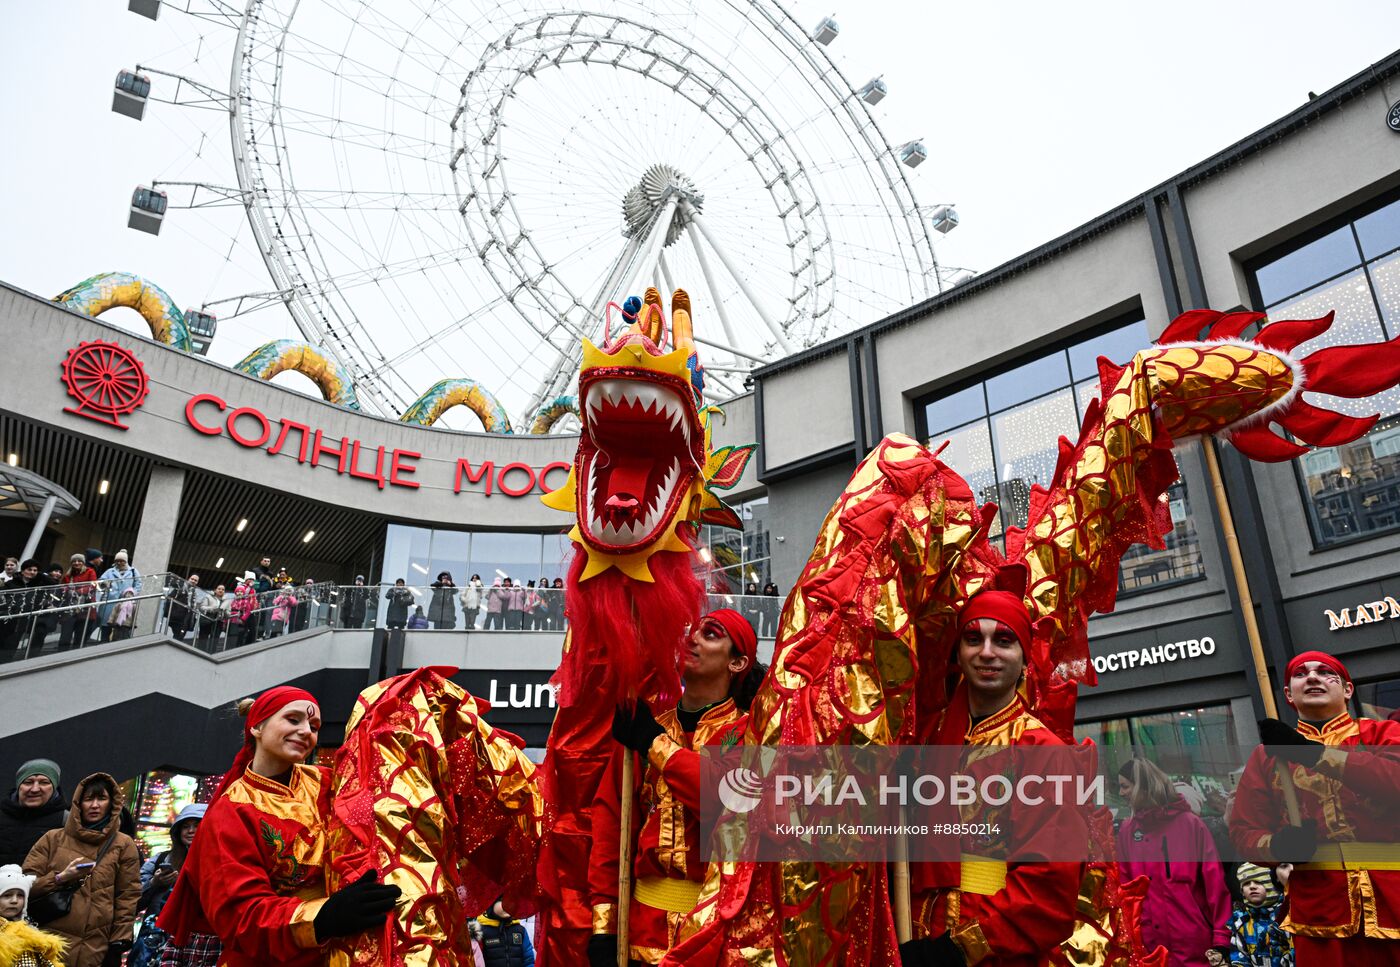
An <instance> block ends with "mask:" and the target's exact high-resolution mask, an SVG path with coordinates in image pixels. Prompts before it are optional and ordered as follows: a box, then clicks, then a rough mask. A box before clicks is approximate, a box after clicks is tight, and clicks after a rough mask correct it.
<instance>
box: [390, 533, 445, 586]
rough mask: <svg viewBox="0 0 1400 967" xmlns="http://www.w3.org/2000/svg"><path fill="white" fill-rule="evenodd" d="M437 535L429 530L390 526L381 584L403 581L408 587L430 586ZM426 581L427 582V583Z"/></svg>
mask: <svg viewBox="0 0 1400 967" xmlns="http://www.w3.org/2000/svg"><path fill="white" fill-rule="evenodd" d="M432 541H433V532H432V531H431V530H429V529H428V528H426V527H406V526H404V525H403V524H390V525H389V530H388V535H387V536H386V538H385V542H384V570H383V571H382V572H381V573H380V576H379V577H380V580H381V581H383V582H384V583H385V584H393V583H394V582H395V581H396V580H398V579H399V578H403V579H404V581H405V582H406V583H408V584H427V583H428V581H431V580H432V578H428V577H427V574H428V568H429V565H430V564H431V563H432V555H431V551H432ZM425 578H426V580H425Z"/></svg>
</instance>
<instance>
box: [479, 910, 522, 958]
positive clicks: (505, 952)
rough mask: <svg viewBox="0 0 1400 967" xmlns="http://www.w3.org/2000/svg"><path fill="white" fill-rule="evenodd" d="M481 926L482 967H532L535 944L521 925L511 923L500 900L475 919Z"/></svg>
mask: <svg viewBox="0 0 1400 967" xmlns="http://www.w3.org/2000/svg"><path fill="white" fill-rule="evenodd" d="M476 922H477V923H479V924H481V952H482V955H483V956H484V957H485V958H486V967H535V945H534V944H532V943H530V934H529V933H528V932H526V930H525V925H524V924H523V923H521V922H520V921H519V920H515V919H513V918H512V917H511V915H510V914H509V913H507V912H506V910H505V908H504V907H503V906H501V901H500V900H497V901H496V902H495V903H493V904H491V909H490V910H489V911H487V912H486V913H484V914H482V915H481V916H479V917H477V918H476Z"/></svg>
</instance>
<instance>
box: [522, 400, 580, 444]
mask: <svg viewBox="0 0 1400 967" xmlns="http://www.w3.org/2000/svg"><path fill="white" fill-rule="evenodd" d="M569 413H572V414H573V415H574V416H578V415H579V413H578V397H577V396H556V397H555V398H554V399H553V400H552V401H551V402H549V403H546V404H545V405H544V406H541V407H540V410H539V412H538V413H536V414H535V422H534V423H532V424H530V432H531V433H534V434H536V435H537V436H543V435H544V434H546V433H548V432H549V431H550V430H552V429H554V424H556V423H558V422H559V421H560V420H561V419H562V418H563V417H564V416H565V415H566V414H569Z"/></svg>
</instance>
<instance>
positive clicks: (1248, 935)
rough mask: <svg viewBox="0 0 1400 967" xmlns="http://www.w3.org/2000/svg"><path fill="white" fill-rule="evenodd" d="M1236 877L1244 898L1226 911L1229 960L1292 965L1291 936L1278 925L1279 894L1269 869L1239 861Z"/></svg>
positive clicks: (1251, 965)
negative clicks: (1228, 922)
mask: <svg viewBox="0 0 1400 967" xmlns="http://www.w3.org/2000/svg"><path fill="white" fill-rule="evenodd" d="M1238 878H1239V881H1240V891H1241V892H1242V893H1243V894H1244V899H1243V900H1241V901H1240V902H1238V903H1236V904H1235V908H1234V910H1232V911H1231V913H1230V946H1229V947H1228V948H1227V949H1226V950H1225V953H1226V954H1227V955H1233V958H1232V959H1233V962H1234V963H1237V964H1247V965H1248V967H1292V965H1293V938H1292V937H1290V936H1289V935H1288V932H1287V931H1285V930H1284V929H1283V928H1282V927H1281V926H1279V920H1280V919H1281V918H1282V913H1281V911H1280V907H1281V902H1280V901H1281V899H1282V898H1281V897H1280V895H1279V891H1278V889H1277V885H1276V883H1275V880H1274V873H1273V870H1270V869H1269V868H1268V867H1266V866H1258V865H1256V864H1254V863H1241V864H1240V865H1239V871H1238Z"/></svg>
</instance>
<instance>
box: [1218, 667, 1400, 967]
mask: <svg viewBox="0 0 1400 967" xmlns="http://www.w3.org/2000/svg"><path fill="white" fill-rule="evenodd" d="M1287 676H1288V681H1287V683H1286V685H1285V688H1284V694H1285V696H1287V698H1288V702H1289V704H1290V705H1292V706H1293V707H1294V708H1295V709H1297V711H1298V727H1297V729H1296V730H1295V729H1292V728H1289V726H1288V725H1287V724H1285V723H1283V722H1280V721H1279V720H1278V719H1265V720H1263V721H1262V722H1260V723H1259V733H1260V738H1261V739H1263V741H1264V746H1267V747H1268V748H1267V749H1266V748H1264V746H1261V747H1260V748H1258V749H1255V750H1254V753H1253V755H1251V756H1250V759H1249V762H1248V763H1247V764H1246V766H1245V770H1244V775H1243V776H1242V777H1241V779H1240V785H1239V790H1238V792H1237V793H1236V796H1235V807H1234V810H1233V812H1232V813H1231V819H1230V838H1231V839H1232V840H1233V841H1234V844H1235V847H1236V849H1238V850H1239V851H1240V853H1241V855H1243V856H1244V857H1246V858H1247V859H1253V860H1255V861H1256V862H1267V863H1269V864H1271V865H1272V864H1274V863H1285V862H1291V863H1293V864H1294V866H1293V873H1292V875H1291V876H1290V877H1289V878H1288V916H1287V918H1286V919H1285V920H1284V922H1283V924H1282V926H1283V928H1284V929H1285V930H1287V931H1288V932H1289V933H1291V934H1293V941H1294V949H1295V951H1296V954H1297V962H1298V967H1342V965H1345V967H1381V965H1386V967H1393V965H1395V964H1397V963H1400V842H1397V840H1398V839H1400V837H1397V835H1396V832H1397V819H1396V816H1397V808H1396V807H1397V806H1400V750H1396V753H1395V754H1392V753H1391V752H1390V750H1389V749H1388V748H1385V747H1389V746H1400V723H1397V722H1389V721H1384V722H1378V721H1374V720H1372V719H1354V718H1352V717H1351V714H1350V712H1349V711H1348V709H1347V702H1348V701H1349V700H1350V698H1351V695H1352V692H1353V691H1354V687H1353V685H1352V681H1351V675H1349V674H1348V673H1347V669H1346V666H1345V665H1343V664H1342V663H1341V662H1340V661H1338V660H1337V659H1336V658H1334V657H1333V656H1331V655H1329V654H1326V653H1325V652H1321V651H1305V652H1303V653H1302V654H1301V655H1298V656H1297V657H1296V658H1294V659H1293V660H1292V661H1290V662H1289V663H1288V669H1287ZM1358 746H1360V747H1362V748H1357V747H1358ZM1277 760H1283V761H1282V762H1281V763H1280V764H1281V765H1283V766H1284V768H1285V769H1287V770H1289V771H1290V772H1291V774H1292V778H1293V785H1294V787H1295V788H1296V789H1297V795H1298V807H1299V813H1300V816H1299V820H1300V821H1299V823H1298V824H1297V825H1293V824H1292V823H1290V821H1289V819H1288V817H1287V814H1286V812H1285V807H1284V802H1285V800H1284V793H1283V787H1282V780H1281V779H1280V778H1279V776H1278V770H1277V768H1276V767H1275V762H1276V761H1277Z"/></svg>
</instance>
